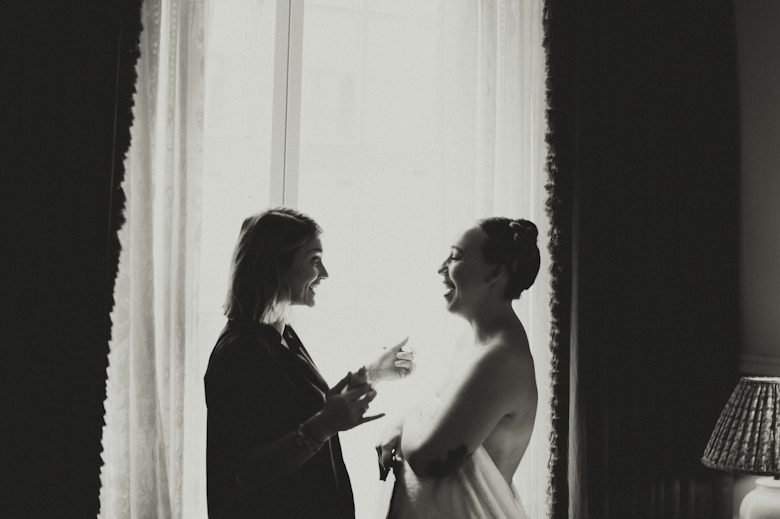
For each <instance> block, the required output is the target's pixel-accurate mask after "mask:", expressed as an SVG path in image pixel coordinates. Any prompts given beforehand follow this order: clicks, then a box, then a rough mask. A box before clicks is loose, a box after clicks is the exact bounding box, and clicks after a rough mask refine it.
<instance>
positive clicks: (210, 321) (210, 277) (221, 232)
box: [199, 0, 276, 369]
mask: <svg viewBox="0 0 780 519" xmlns="http://www.w3.org/2000/svg"><path fill="white" fill-rule="evenodd" d="M209 9H210V13H209V14H210V18H209V21H210V25H209V26H208V34H207V37H206V45H207V48H206V63H205V66H206V96H205V99H206V108H205V114H204V150H203V151H204V153H203V155H204V162H205V164H204V178H203V215H202V244H201V245H202V257H201V279H200V285H199V287H200V297H199V300H200V309H201V313H200V319H199V326H200V329H201V332H202V333H201V337H202V341H203V343H202V347H203V348H205V349H206V350H207V351H210V349H211V348H212V347H213V346H214V343H215V341H216V339H217V337H218V336H219V331H220V329H221V328H222V327H223V326H224V324H225V318H224V316H223V314H222V308H221V305H222V303H223V302H224V301H225V295H226V291H227V283H228V274H229V270H230V260H231V253H232V251H233V247H234V246H235V243H236V239H237V238H238V232H239V229H240V227H241V222H242V221H243V219H244V218H246V217H247V216H249V215H250V214H253V213H256V212H258V211H261V210H264V209H266V208H267V206H268V201H269V189H270V162H271V108H272V102H273V71H274V61H273V60H274V34H275V21H276V3H275V2H257V1H255V0H230V1H227V0H215V1H213V2H211V3H210V6H209ZM206 360H208V357H206ZM204 369H205V366H204Z"/></svg>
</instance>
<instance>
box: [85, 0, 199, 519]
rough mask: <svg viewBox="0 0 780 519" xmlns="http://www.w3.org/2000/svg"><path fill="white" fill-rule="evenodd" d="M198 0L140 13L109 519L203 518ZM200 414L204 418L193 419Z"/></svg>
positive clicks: (104, 509)
mask: <svg viewBox="0 0 780 519" xmlns="http://www.w3.org/2000/svg"><path fill="white" fill-rule="evenodd" d="M203 12H204V10H203V2H202V0H192V1H187V0H184V1H182V0H179V1H176V2H173V1H168V0H147V1H145V2H144V4H143V12H142V21H143V25H144V29H143V32H142V34H141V42H140V49H141V57H140V59H139V62H138V65H137V73H138V81H137V84H136V94H135V107H134V109H133V113H134V123H133V128H132V130H131V131H132V141H131V145H130V150H129V152H128V156H127V158H126V164H125V166H126V171H127V173H126V180H125V183H124V185H123V188H124V191H125V194H126V196H127V205H126V210H125V217H126V223H125V225H124V227H123V228H122V229H121V231H120V233H119V238H120V242H121V244H122V252H121V255H120V261H119V272H118V274H117V281H116V288H115V296H116V304H115V307H114V311H113V313H112V315H111V319H112V322H113V328H112V340H111V344H110V349H111V351H110V354H109V367H108V382H107V393H108V396H107V399H106V402H105V409H106V415H105V421H106V425H105V428H104V431H103V461H104V466H103V470H102V474H101V483H102V488H101V495H100V502H101V512H100V517H105V518H111V519H114V518H167V517H177V518H181V517H196V516H197V514H196V513H193V512H196V510H191V509H189V508H188V507H190V506H192V505H197V502H196V501H193V499H192V496H193V495H194V494H196V493H197V492H196V491H194V490H195V488H196V486H197V484H198V481H199V479H201V473H202V471H203V467H202V466H201V463H200V460H201V458H202V457H203V456H202V455H201V453H200V452H198V449H199V446H198V445H197V444H196V443H193V442H191V441H188V440H189V436H190V433H191V432H195V434H197V431H198V430H199V429H200V428H202V427H203V424H202V423H200V416H199V415H198V416H194V413H193V410H197V409H198V407H197V405H192V404H193V403H192V401H191V399H192V398H193V397H196V395H198V394H199V393H198V389H197V388H198V386H199V385H200V384H202V374H199V373H198V369H197V359H195V358H193V356H192V355H191V353H193V350H192V349H191V348H189V347H188V346H189V344H188V341H189V340H190V338H191V337H192V336H193V335H194V332H195V329H196V327H197V320H196V319H195V318H194V317H195V315H196V313H195V308H196V306H195V305H196V303H197V299H198V295H197V294H198V286H197V283H195V282H194V280H195V276H194V275H193V274H194V273H197V272H198V261H199V257H200V243H199V241H200V240H199V238H200V233H199V228H200V204H201V192H200V183H201V175H202V158H201V157H202V151H203V144H202V135H203V131H202V130H203V106H204V105H203V101H204V99H203V92H204V88H203V85H204V83H203V66H204V60H203V56H204V54H203V49H204V45H203V44H204V15H203ZM196 413H197V411H196Z"/></svg>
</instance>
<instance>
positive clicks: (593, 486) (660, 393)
mask: <svg viewBox="0 0 780 519" xmlns="http://www.w3.org/2000/svg"><path fill="white" fill-rule="evenodd" d="M733 11H734V8H733V5H732V2H731V1H722V0H717V1H708V2H686V1H654V2H635V1H628V2H586V1H574V2H572V1H571V0H547V3H546V11H545V28H546V39H545V45H546V50H547V65H548V70H549V80H548V81H549V82H548V87H549V91H548V122H549V135H548V142H549V143H550V160H549V163H548V168H549V170H550V194H551V197H550V200H551V201H550V202H549V203H548V207H549V208H550V216H551V221H552V223H553V238H554V239H553V241H552V242H551V243H552V245H551V252H552V254H553V275H554V276H557V281H554V287H553V288H554V295H553V319H554V328H553V329H554V336H553V341H552V347H553V350H554V353H555V354H556V355H557V361H556V362H557V376H556V377H555V379H554V380H555V384H554V395H555V397H554V402H553V403H554V412H555V418H554V419H555V421H556V424H555V427H556V431H557V437H556V438H554V442H553V455H552V458H551V473H552V480H551V501H550V516H551V517H554V518H556V519H563V518H568V517H569V513H570V511H571V514H572V515H571V516H572V517H576V518H580V517H583V518H584V517H589V518H591V519H609V518H615V519H618V518H619V519H626V518H667V517H669V518H684V519H693V518H715V517H717V518H726V517H729V518H730V517H731V513H732V511H731V506H732V503H731V486H732V479H731V477H730V476H728V475H725V474H722V473H719V472H717V471H713V470H709V469H705V468H704V467H703V466H702V465H701V463H700V458H701V455H702V453H703V450H704V447H705V445H706V443H707V440H708V438H709V435H710V434H711V432H712V429H713V427H714V424H715V422H716V420H717V417H718V415H719V413H720V411H721V410H722V407H723V405H724V404H725V402H726V400H727V398H728V396H729V394H730V392H731V391H732V389H733V388H734V385H735V384H736V381H737V379H738V373H737V358H738V352H739V342H738V341H739V337H740V333H739V307H738V298H739V293H738V259H739V258H738V244H739V149H738V144H739V128H738V104H737V103H738V97H737V75H736V57H735V56H736V49H735V35H734V12H733ZM555 283H557V285H555ZM567 283H568V285H567Z"/></svg>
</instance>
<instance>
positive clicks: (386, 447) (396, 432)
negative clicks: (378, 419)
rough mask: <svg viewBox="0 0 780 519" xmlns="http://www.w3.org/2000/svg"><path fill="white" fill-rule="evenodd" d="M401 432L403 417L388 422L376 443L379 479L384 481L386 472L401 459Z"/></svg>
mask: <svg viewBox="0 0 780 519" xmlns="http://www.w3.org/2000/svg"><path fill="white" fill-rule="evenodd" d="M402 432H403V417H402V416H401V417H398V419H396V420H394V421H392V422H390V424H388V426H387V427H385V430H384V431H382V434H381V435H380V436H379V441H378V442H377V444H376V454H377V457H378V458H379V479H381V480H382V481H384V480H385V479H386V478H387V473H388V472H390V469H391V468H393V467H395V465H396V464H397V463H400V462H401V460H402V456H401V433H402Z"/></svg>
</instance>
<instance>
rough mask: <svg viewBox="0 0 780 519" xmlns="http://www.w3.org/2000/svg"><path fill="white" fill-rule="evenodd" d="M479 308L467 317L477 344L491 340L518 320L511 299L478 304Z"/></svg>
mask: <svg viewBox="0 0 780 519" xmlns="http://www.w3.org/2000/svg"><path fill="white" fill-rule="evenodd" d="M480 309H481V311H480V312H478V313H477V314H475V315H474V316H472V317H471V318H470V319H467V320H468V321H469V324H471V329H472V330H473V331H474V338H475V339H476V342H477V344H488V343H490V342H492V340H493V338H494V337H495V336H496V335H497V334H499V333H500V332H502V331H503V330H506V329H507V328H508V327H510V326H512V325H513V324H515V323H517V322H518V319H517V315H516V314H515V311H514V310H513V309H512V302H511V301H501V302H499V303H494V304H486V305H480Z"/></svg>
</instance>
